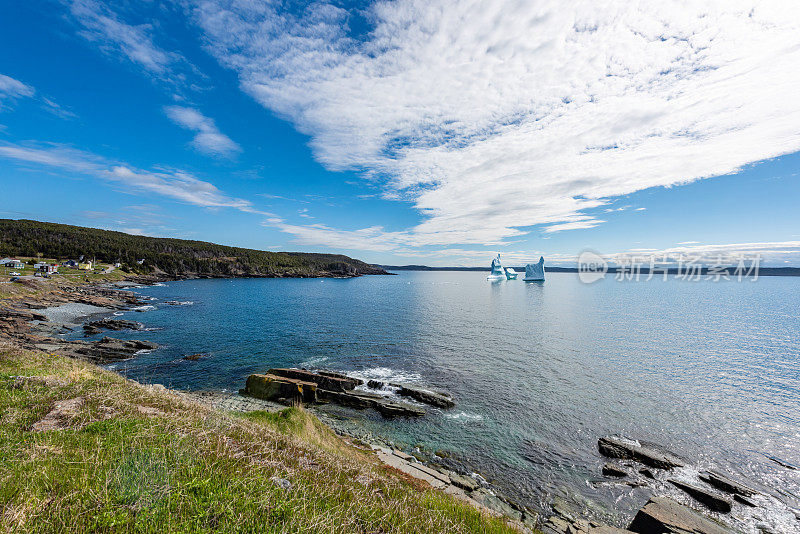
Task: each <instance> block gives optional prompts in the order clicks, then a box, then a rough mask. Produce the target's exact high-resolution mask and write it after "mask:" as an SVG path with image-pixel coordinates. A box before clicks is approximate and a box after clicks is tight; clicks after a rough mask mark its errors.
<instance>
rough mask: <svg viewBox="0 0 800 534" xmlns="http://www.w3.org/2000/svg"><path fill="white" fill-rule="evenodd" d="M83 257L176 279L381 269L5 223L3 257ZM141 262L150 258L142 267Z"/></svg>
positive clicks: (347, 261)
mask: <svg viewBox="0 0 800 534" xmlns="http://www.w3.org/2000/svg"><path fill="white" fill-rule="evenodd" d="M37 255H41V256H42V257H44V258H55V259H57V260H67V259H77V258H79V257H80V256H84V257H86V258H89V259H92V258H95V259H97V260H98V261H101V262H105V263H116V262H119V263H121V264H122V266H123V269H125V270H127V271H130V272H136V273H154V272H161V273H165V274H168V275H172V276H213V277H224V276H287V277H288V276H294V277H311V276H358V275H363V274H385V271H383V270H382V269H380V268H376V267H373V266H371V265H369V264H367V263H364V262H362V261H359V260H354V259H352V258H349V257H347V256H343V255H339V254H311V253H303V252H291V253H287V252H267V251H263V250H252V249H246V248H238V247H226V246H223V245H216V244H214V243H206V242H203V241H188V240H185V239H171V238H156V237H146V236H137V235H130V234H125V233H122V232H112V231H108V230H98V229H95V228H83V227H80V226H69V225H66V224H54V223H46V222H38V221H30V220H12V219H0V257H6V256H12V257H13V256H37ZM140 260H144V262H142V263H141V264H139V261H140Z"/></svg>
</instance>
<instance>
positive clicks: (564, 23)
mask: <svg viewBox="0 0 800 534" xmlns="http://www.w3.org/2000/svg"><path fill="white" fill-rule="evenodd" d="M799 95H800V4H798V3H797V2H785V1H771V0H749V1H745V0H741V1H740V0H724V1H707V2H678V1H671V0H659V1H642V2H617V3H610V4H609V3H598V2H583V1H571V2H563V1H556V0H535V1H534V0H520V1H514V0H420V1H416V0H396V1H393V2H385V1H381V2H368V1H356V2H301V1H297V2H270V1H264V2H258V1H255V0H228V1H224V0H196V1H194V0H174V1H157V0H136V1H135V0H119V1H103V2H101V1H96V0H63V1H58V0H42V1H37V2H11V1H7V2H0V217H1V218H14V219H20V218H26V219H36V220H43V221H51V222H60V223H66V224H75V225H80V226H90V227H95V228H104V229H109V230H119V231H124V232H129V233H133V234H142V235H150V236H157V237H179V238H187V239H198V240H204V241H212V242H216V243H221V244H226V245H235V246H243V247H249V248H256V249H263V250H293V251H319V252H335V253H344V254H347V255H349V256H352V257H356V258H359V259H363V260H365V261H369V262H372V263H380V264H390V265H405V264H425V265H439V266H443V265H469V266H476V265H488V264H489V262H490V260H491V258H492V256H494V255H495V254H497V253H500V254H501V255H502V257H503V258H504V259H505V261H506V262H507V263H511V264H515V265H519V264H523V263H525V262H527V261H536V260H537V259H538V257H539V256H540V255H544V257H545V258H546V261H547V262H548V263H551V264H558V263H562V264H569V263H570V262H574V261H575V258H576V257H577V256H578V255H579V254H580V253H581V251H584V250H593V251H596V252H598V253H600V254H603V255H609V256H613V255H624V254H628V253H642V254H656V255H662V254H670V255H676V254H686V255H703V256H704V257H707V258H710V257H712V256H714V255H718V254H726V255H727V256H726V257H733V256H735V255H737V254H748V255H758V256H759V257H760V258H761V261H762V265H772V266H800V209H798V207H797V206H798V204H800V181H798V174H799V173H800V96H799Z"/></svg>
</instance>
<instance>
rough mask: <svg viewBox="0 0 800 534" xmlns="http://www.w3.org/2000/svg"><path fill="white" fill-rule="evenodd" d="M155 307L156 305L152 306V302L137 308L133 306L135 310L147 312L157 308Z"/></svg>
mask: <svg viewBox="0 0 800 534" xmlns="http://www.w3.org/2000/svg"><path fill="white" fill-rule="evenodd" d="M155 309H156V307H155V306H151V305H150V304H145V305H144V306H136V307H135V308H133V311H137V312H145V311H150V310H155Z"/></svg>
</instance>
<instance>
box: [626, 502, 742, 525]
mask: <svg viewBox="0 0 800 534" xmlns="http://www.w3.org/2000/svg"><path fill="white" fill-rule="evenodd" d="M628 530H630V531H633V532H636V533H638V534H672V533H675V534H734V531H732V530H730V529H728V528H727V527H724V526H722V525H720V524H719V523H716V522H715V521H712V520H711V519H709V518H707V517H705V516H703V515H702V514H700V513H698V512H696V511H695V510H692V509H691V508H689V507H688V506H684V505H682V504H680V503H677V502H675V501H673V500H672V499H668V498H666V497H653V498H652V499H650V500H649V501H647V504H645V505H644V506H643V507H642V509H641V510H639V512H638V513H637V514H636V517H634V518H633V521H632V522H631V524H630V526H628Z"/></svg>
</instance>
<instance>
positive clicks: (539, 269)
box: [523, 256, 544, 282]
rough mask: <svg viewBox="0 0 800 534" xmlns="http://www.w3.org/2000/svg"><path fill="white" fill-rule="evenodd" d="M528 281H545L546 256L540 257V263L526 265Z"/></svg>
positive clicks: (526, 278)
mask: <svg viewBox="0 0 800 534" xmlns="http://www.w3.org/2000/svg"><path fill="white" fill-rule="evenodd" d="M523 280H525V281H526V282H537V281H542V282H543V281H544V257H541V256H540V257H539V263H529V264H528V265H526V266H525V278H523Z"/></svg>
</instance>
